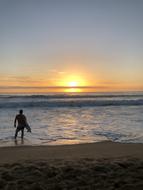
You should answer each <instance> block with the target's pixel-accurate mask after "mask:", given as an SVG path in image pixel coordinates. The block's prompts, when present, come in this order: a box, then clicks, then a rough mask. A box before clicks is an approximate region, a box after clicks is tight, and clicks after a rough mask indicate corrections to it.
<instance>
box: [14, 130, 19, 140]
mask: <svg viewBox="0 0 143 190" xmlns="http://www.w3.org/2000/svg"><path fill="white" fill-rule="evenodd" d="M18 132H19V129H18V128H17V129H16V130H15V135H14V138H15V139H16V138H17V135H18Z"/></svg>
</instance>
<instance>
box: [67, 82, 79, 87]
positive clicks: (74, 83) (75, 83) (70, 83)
mask: <svg viewBox="0 0 143 190" xmlns="http://www.w3.org/2000/svg"><path fill="white" fill-rule="evenodd" d="M68 85H69V86H70V87H76V86H78V85H79V84H78V82H77V81H70V82H69V83H68Z"/></svg>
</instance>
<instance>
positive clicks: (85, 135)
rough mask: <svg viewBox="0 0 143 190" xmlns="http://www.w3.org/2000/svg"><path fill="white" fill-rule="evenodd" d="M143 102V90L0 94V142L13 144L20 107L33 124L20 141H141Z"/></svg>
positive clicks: (28, 142)
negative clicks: (14, 123)
mask: <svg viewBox="0 0 143 190" xmlns="http://www.w3.org/2000/svg"><path fill="white" fill-rule="evenodd" d="M142 102H143V93H122V94H121V93H120V94H118V93H114V94H113V93H112V94H111V93H108V94H105V93H104V94H97V93H92V94H80V95H77V94H76V95H68V94H66V95H65V94H47V95H1V96H0V146H12V145H15V143H14V141H13V136H14V132H15V128H14V127H13V121H14V117H15V115H16V114H17V113H18V110H19V109H23V110H24V113H25V115H26V116H27V119H28V122H29V124H30V126H31V128H32V133H27V132H26V131H25V139H24V142H20V140H18V143H19V144H21V143H24V144H25V145H27V144H28V145H47V144H50V145H54V144H56V145H58V144H76V143H87V142H99V141H104V140H111V141H117V142H127V143H128V142H133V143H137V142H139V143H143V104H142ZM19 136H20V134H19Z"/></svg>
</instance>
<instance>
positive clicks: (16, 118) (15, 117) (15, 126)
mask: <svg viewBox="0 0 143 190" xmlns="http://www.w3.org/2000/svg"><path fill="white" fill-rule="evenodd" d="M16 120H17V116H16V117H15V120H14V127H16Z"/></svg>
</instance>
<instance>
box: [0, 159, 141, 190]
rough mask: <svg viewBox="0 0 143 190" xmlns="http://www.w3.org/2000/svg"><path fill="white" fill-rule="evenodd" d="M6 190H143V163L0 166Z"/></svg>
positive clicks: (116, 161) (1, 185) (0, 183)
mask: <svg viewBox="0 0 143 190" xmlns="http://www.w3.org/2000/svg"><path fill="white" fill-rule="evenodd" d="M0 189H3V190H69V189H71V190H80V189H81V190H92V189H93V190H94V189H95V190H103V189H106V190H107V189H108V190H116V189H117V190H142V189H143V161H142V160H138V159H114V160H109V159H107V160H106V159H104V160H103V159H102V160H94V159H80V160H78V161H62V160H55V161H51V162H47V161H34V162H29V161H27V162H21V163H20V162H19V163H14V164H3V165H1V166H0Z"/></svg>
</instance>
